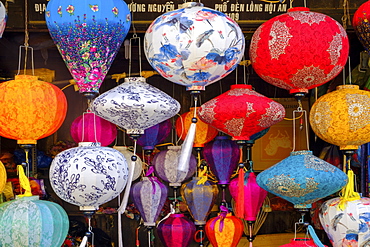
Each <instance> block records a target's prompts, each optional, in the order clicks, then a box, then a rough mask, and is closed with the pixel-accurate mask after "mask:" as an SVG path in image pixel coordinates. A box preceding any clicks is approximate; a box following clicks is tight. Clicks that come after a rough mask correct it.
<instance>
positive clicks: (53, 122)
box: [0, 75, 67, 144]
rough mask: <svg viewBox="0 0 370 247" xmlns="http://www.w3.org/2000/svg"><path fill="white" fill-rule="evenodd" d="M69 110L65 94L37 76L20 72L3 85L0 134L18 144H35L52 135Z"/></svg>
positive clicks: (0, 106) (0, 86)
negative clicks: (20, 73)
mask: <svg viewBox="0 0 370 247" xmlns="http://www.w3.org/2000/svg"><path fill="white" fill-rule="evenodd" d="M66 113H67V99H66V97H65V95H64V93H63V92H62V91H61V90H60V89H59V88H58V87H56V86H54V85H52V84H50V83H48V82H43V81H39V80H37V76H30V75H17V76H15V80H10V81H6V82H3V83H1V84H0V135H1V136H3V137H6V138H9V139H15V140H17V143H18V144H36V141H37V140H39V139H41V138H44V137H47V136H49V135H51V134H53V133H54V132H55V131H57V130H58V129H59V127H60V126H61V125H62V123H63V121H64V119H65V116H66Z"/></svg>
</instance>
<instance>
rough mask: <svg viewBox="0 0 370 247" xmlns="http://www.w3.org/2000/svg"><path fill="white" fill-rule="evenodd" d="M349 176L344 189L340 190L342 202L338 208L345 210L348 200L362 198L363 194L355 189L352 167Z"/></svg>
mask: <svg viewBox="0 0 370 247" xmlns="http://www.w3.org/2000/svg"><path fill="white" fill-rule="evenodd" d="M347 176H348V183H347V185H346V186H344V187H343V189H342V191H341V192H340V195H341V196H340V202H339V205H338V208H339V209H340V210H344V209H345V208H346V204H347V202H350V201H355V200H360V199H361V196H360V194H359V193H358V192H356V191H355V190H354V188H355V182H354V173H353V171H352V170H351V169H350V170H348V172H347Z"/></svg>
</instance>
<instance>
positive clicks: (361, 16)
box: [352, 1, 370, 53]
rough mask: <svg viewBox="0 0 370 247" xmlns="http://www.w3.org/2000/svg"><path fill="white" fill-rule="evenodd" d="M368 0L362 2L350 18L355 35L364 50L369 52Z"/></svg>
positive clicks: (369, 12) (369, 14) (369, 4)
mask: <svg viewBox="0 0 370 247" xmlns="http://www.w3.org/2000/svg"><path fill="white" fill-rule="evenodd" d="M369 17H370V2H369V1H366V2H364V3H363V4H362V5H361V6H360V7H359V8H358V9H357V10H356V12H355V14H354V15H353V19H352V26H353V29H354V30H355V32H356V35H357V37H358V39H359V40H360V42H361V43H362V45H363V46H364V48H365V49H366V51H367V52H368V53H369V52H370V39H369V36H368V33H369V28H370V23H369Z"/></svg>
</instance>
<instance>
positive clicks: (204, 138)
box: [176, 107, 218, 148]
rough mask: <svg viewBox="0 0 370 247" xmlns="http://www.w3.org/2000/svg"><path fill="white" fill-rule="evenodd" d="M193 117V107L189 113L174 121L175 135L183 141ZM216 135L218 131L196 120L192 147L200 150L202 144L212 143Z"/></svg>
mask: <svg viewBox="0 0 370 247" xmlns="http://www.w3.org/2000/svg"><path fill="white" fill-rule="evenodd" d="M193 117H194V107H191V108H190V111H188V112H185V113H184V114H182V115H181V116H180V117H179V118H178V119H177V120H176V134H177V136H178V137H179V138H180V139H182V140H185V137H186V135H187V133H188V130H189V128H190V125H191V123H192V118H193ZM217 134H218V130H217V129H215V128H213V127H212V126H210V125H209V124H207V123H205V122H203V121H202V120H200V119H198V121H197V126H196V130H195V137H194V144H193V147H196V148H202V147H204V144H206V143H208V142H210V141H212V140H213V139H214V138H215V137H216V136H217Z"/></svg>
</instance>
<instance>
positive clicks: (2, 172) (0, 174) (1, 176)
mask: <svg viewBox="0 0 370 247" xmlns="http://www.w3.org/2000/svg"><path fill="white" fill-rule="evenodd" d="M5 185H6V169H5V166H4V165H3V163H2V162H1V161H0V193H2V192H3V191H4V189H5Z"/></svg>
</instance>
